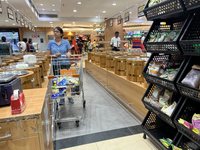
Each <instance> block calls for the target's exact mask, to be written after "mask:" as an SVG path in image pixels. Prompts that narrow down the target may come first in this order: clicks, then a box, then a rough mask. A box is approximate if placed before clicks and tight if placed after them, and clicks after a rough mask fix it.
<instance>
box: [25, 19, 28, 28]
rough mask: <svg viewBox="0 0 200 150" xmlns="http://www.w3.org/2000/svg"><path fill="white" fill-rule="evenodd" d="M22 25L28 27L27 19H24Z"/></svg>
mask: <svg viewBox="0 0 200 150" xmlns="http://www.w3.org/2000/svg"><path fill="white" fill-rule="evenodd" d="M24 26H25V28H28V24H27V20H24Z"/></svg>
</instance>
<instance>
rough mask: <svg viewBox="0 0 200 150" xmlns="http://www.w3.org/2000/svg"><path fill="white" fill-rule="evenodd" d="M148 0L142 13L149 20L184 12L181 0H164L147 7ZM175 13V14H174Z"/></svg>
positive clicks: (170, 16) (171, 16)
mask: <svg viewBox="0 0 200 150" xmlns="http://www.w3.org/2000/svg"><path fill="white" fill-rule="evenodd" d="M149 2H150V0H148V1H147V3H146V5H145V8H144V10H143V11H144V14H145V16H146V18H147V20H149V21H153V20H155V19H162V18H173V17H174V16H177V15H178V14H180V13H183V12H184V8H185V7H184V5H183V1H182V0H165V1H163V2H161V3H159V4H156V5H153V6H151V7H148V4H149ZM176 14H177V15H176Z"/></svg>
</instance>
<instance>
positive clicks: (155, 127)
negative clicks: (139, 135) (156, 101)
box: [142, 111, 178, 150]
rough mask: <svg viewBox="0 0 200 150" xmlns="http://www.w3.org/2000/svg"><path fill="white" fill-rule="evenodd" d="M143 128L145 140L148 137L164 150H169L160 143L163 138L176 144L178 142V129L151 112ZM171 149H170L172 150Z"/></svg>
mask: <svg viewBox="0 0 200 150" xmlns="http://www.w3.org/2000/svg"><path fill="white" fill-rule="evenodd" d="M142 128H143V129H144V139H145V138H146V135H148V136H149V137H150V138H151V139H152V140H153V141H154V142H155V144H156V145H157V146H158V147H159V148H161V149H162V150H167V148H166V147H165V146H164V145H163V144H162V143H161V142H160V141H159V139H162V138H170V139H171V140H172V141H173V142H172V143H174V141H176V138H177V135H178V132H177V130H176V129H174V128H173V127H171V126H170V125H168V124H167V123H165V122H164V121H163V120H162V119H160V118H159V117H158V116H156V114H154V113H153V112H151V111H149V112H148V113H147V115H146V117H145V119H144V121H143V123H142ZM170 149H171V147H170V148H169V149H168V150H170Z"/></svg>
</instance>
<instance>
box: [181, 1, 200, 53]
mask: <svg viewBox="0 0 200 150" xmlns="http://www.w3.org/2000/svg"><path fill="white" fill-rule="evenodd" d="M199 3H200V2H199ZM199 24H200V15H199V12H198V13H194V14H193V15H192V16H191V19H190V22H189V23H188V25H187V27H186V29H185V32H184V33H183V35H182V37H181V39H180V42H179V43H180V46H181V49H182V51H183V53H184V55H190V56H200V26H199Z"/></svg>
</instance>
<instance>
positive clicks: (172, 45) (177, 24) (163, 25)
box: [143, 15, 189, 54]
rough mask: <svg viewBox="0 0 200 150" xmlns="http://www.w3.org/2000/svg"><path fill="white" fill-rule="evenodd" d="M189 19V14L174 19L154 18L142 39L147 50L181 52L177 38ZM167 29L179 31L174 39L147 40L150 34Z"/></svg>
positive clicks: (166, 30) (169, 52)
mask: <svg viewBox="0 0 200 150" xmlns="http://www.w3.org/2000/svg"><path fill="white" fill-rule="evenodd" d="M188 20H189V15H184V16H182V17H179V18H176V19H159V20H155V21H154V22H153V24H152V26H151V28H150V30H149V32H148V34H147V37H146V38H145V40H144V43H143V44H144V46H145V48H146V50H147V52H153V53H168V54H181V53H182V51H181V48H180V45H179V40H180V38H181V35H182V34H183V32H184V30H185V28H186V25H187V23H188ZM168 31H180V32H179V33H178V35H177V36H176V38H175V39H174V41H170V42H148V41H149V39H150V35H151V34H158V33H163V32H168Z"/></svg>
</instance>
